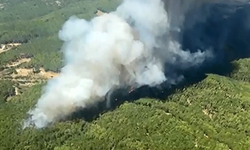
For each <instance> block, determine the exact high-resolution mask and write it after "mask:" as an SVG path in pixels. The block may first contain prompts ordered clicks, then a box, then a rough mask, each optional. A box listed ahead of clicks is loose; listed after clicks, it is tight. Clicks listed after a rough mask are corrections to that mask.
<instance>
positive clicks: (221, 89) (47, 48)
mask: <svg viewBox="0 0 250 150" xmlns="http://www.w3.org/2000/svg"><path fill="white" fill-rule="evenodd" d="M118 3H119V1H116V0H74V1H71V0H60V4H58V1H56V0H23V1H21V0H0V4H3V8H2V7H0V43H1V44H4V43H10V42H20V43H22V45H20V46H18V47H16V48H14V49H11V50H10V51H7V52H5V53H1V54H0V66H1V67H3V66H5V65H6V64H7V63H8V62H10V61H14V60H15V59H16V58H18V57H19V56H20V54H29V55H32V59H31V61H30V62H28V63H25V64H21V65H20V66H22V67H27V68H29V67H34V66H35V67H40V66H43V67H44V68H45V69H46V70H51V71H59V69H60V67H61V66H62V64H63V62H62V61H61V60H62V54H61V52H60V47H61V46H62V42H61V41H60V40H59V39H58V37H57V33H58V31H59V30H60V28H61V25H62V24H63V22H64V21H65V20H67V19H68V17H69V16H71V15H77V16H79V17H81V18H85V19H90V18H91V17H93V16H94V12H95V11H96V10H97V9H101V10H105V11H111V10H113V9H114V8H115V6H117V4H118ZM232 65H233V66H234V67H235V69H234V71H233V72H231V73H230V74H229V75H228V76H220V75H215V74H208V75H207V77H206V78H205V79H204V80H202V81H200V82H198V83H195V84H193V85H190V86H188V87H185V88H183V89H178V90H176V91H175V92H173V93H172V94H171V95H170V96H169V97H168V98H167V99H166V100H156V99H147V98H144V99H139V100H137V101H134V102H125V103H123V104H122V105H120V106H119V107H118V108H116V109H115V110H112V111H108V112H105V113H103V114H101V115H100V116H99V117H97V118H96V119H94V120H92V121H85V120H84V119H71V120H67V121H62V122H59V123H56V124H54V125H52V126H50V127H48V128H45V129H40V130H37V129H34V128H27V129H25V130H23V129H22V122H23V119H25V118H26V117H27V116H26V113H27V111H28V110H29V109H30V108H31V107H33V106H34V105H35V103H36V102H37V99H38V98H39V97H40V96H41V91H42V87H43V86H44V85H45V82H42V83H40V84H36V85H34V86H31V87H28V88H25V90H23V93H22V94H20V95H17V96H13V97H12V98H11V100H10V101H7V98H8V97H9V96H12V95H13V94H14V93H15V89H14V86H15V83H14V82H13V81H11V80H2V79H0V88H1V89H0V149H1V150H7V149H8V150H15V149H18V150H19V149H23V150H40V149H41V150H45V149H49V150H74V149H79V150H82V149H97V150H102V149H103V150H106V149H112V150H113V149H118V150H122V149H126V150H128V149H129V150H133V149H148V150H149V149H150V150H154V149H155V150H159V149H164V150H179V149H207V150H211V149H216V150H229V149H237V150H238V149H249V147H250V121H248V120H249V119H248V118H250V70H249V67H250V66H249V65H250V59H240V60H237V61H234V62H232ZM2 69H4V67H3V68H2ZM0 75H1V74H0Z"/></svg>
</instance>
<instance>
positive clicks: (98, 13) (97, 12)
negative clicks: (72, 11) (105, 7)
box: [95, 10, 105, 16]
mask: <svg viewBox="0 0 250 150" xmlns="http://www.w3.org/2000/svg"><path fill="white" fill-rule="evenodd" d="M103 14H105V13H104V12H102V11H101V10H97V11H96V13H95V15H97V16H101V15H103Z"/></svg>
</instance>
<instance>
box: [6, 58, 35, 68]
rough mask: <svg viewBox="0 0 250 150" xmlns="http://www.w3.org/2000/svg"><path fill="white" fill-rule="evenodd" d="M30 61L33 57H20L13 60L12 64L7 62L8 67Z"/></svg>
mask: <svg viewBox="0 0 250 150" xmlns="http://www.w3.org/2000/svg"><path fill="white" fill-rule="evenodd" d="M30 61H31V58H22V59H19V60H18V61H16V62H12V63H10V64H7V65H6V67H8V68H11V67H16V66H18V65H20V64H22V63H28V62H30Z"/></svg>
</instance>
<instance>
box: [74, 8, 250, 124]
mask: <svg viewBox="0 0 250 150" xmlns="http://www.w3.org/2000/svg"><path fill="white" fill-rule="evenodd" d="M197 14H199V15H200V14H205V15H206V16H207V18H206V21H205V22H204V21H201V22H197V23H194V22H192V20H193V19H192V18H195V17H197V16H196V15H197ZM186 18H189V19H186V21H185V22H184V27H183V29H184V30H183V32H182V33H181V34H182V37H183V39H182V46H183V49H187V50H189V51H191V52H196V51H197V49H199V50H201V51H205V50H207V49H209V48H211V47H212V49H213V53H214V54H215V57H214V58H213V60H207V61H205V62H204V63H203V64H202V65H200V66H199V67H193V68H188V69H185V70H182V69H179V68H178V66H172V68H173V69H174V70H175V72H176V74H177V75H182V76H183V77H184V78H183V80H182V81H181V82H179V83H178V84H170V83H169V82H164V83H162V84H161V85H159V86H157V87H149V86H143V87H140V88H138V89H135V90H133V92H130V91H129V88H124V89H118V90H116V91H114V92H112V94H111V96H110V97H109V98H108V99H104V100H102V101H101V102H100V103H98V104H96V105H95V106H93V107H90V108H87V109H83V110H79V111H77V112H75V113H74V114H73V115H72V116H70V119H73V120H74V119H84V120H86V121H93V120H94V119H96V118H98V117H99V116H100V115H101V114H103V113H105V112H107V111H112V110H114V109H116V108H117V107H119V106H120V105H121V104H123V103H124V102H134V101H135V100H138V99H140V98H154V99H157V100H161V101H166V99H167V97H168V96H169V95H171V94H173V93H174V92H175V91H176V90H177V89H183V88H185V87H188V86H190V85H192V84H195V83H198V82H200V81H202V80H203V79H205V78H206V74H207V73H213V74H218V75H222V76H228V75H230V73H231V72H232V71H233V70H234V69H235V66H234V65H233V64H232V63H231V62H232V61H234V60H237V59H239V58H247V57H249V56H250V44H249V41H250V5H243V6H229V5H226V4H224V5H222V4H213V5H204V6H201V7H200V8H199V9H197V10H193V11H190V12H188V13H187V14H186ZM190 20H191V21H190ZM190 24H193V25H192V26H191V27H190ZM107 103H108V104H109V105H107Z"/></svg>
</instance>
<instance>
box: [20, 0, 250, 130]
mask: <svg viewBox="0 0 250 150" xmlns="http://www.w3.org/2000/svg"><path fill="white" fill-rule="evenodd" d="M241 4H242V5H243V4H246V1H244V2H243V1H236V0H234V1H233V0H231V1H227V2H224V1H222V0H221V1H218V0H217V1H211V0H210V1H205V0H203V1H201V0H199V1H196V0H190V1H186V0H164V1H162V0H124V2H123V3H122V4H121V5H120V6H119V7H118V8H117V9H116V11H114V12H111V13H108V14H104V15H102V16H98V17H95V18H93V19H92V20H90V21H87V20H84V19H79V18H77V17H75V16H72V17H71V18H69V20H68V21H66V22H65V23H64V25H63V26H62V29H61V30H60V31H59V38H60V39H61V40H62V41H64V45H63V47H62V49H63V51H64V57H65V60H66V64H65V66H64V67H63V68H62V69H61V73H60V75H59V76H58V77H56V78H54V79H52V80H50V81H48V84H47V85H46V87H45V88H44V92H43V95H42V96H41V97H40V99H39V100H38V102H37V104H36V106H35V108H34V109H32V110H30V111H29V112H28V114H29V115H30V117H29V118H28V119H27V120H26V122H25V127H27V126H32V125H34V126H35V127H37V128H43V127H46V126H47V125H48V124H51V123H54V122H56V121H59V120H60V119H64V118H65V117H67V116H69V115H71V114H72V113H74V112H76V111H77V110H79V109H82V108H89V107H91V106H93V105H95V104H96V103H98V102H100V101H102V100H103V99H104V97H107V99H109V97H110V93H112V92H113V91H116V90H117V89H120V88H127V87H131V86H132V87H134V88H140V87H142V86H149V87H155V86H159V85H161V84H165V85H168V84H178V83H179V82H180V81H182V80H183V78H184V77H185V76H184V72H185V71H188V70H190V68H192V69H197V68H201V67H203V66H204V64H206V63H208V62H209V63H210V62H216V59H217V58H219V57H222V54H221V53H223V52H222V51H223V50H222V49H223V46H225V43H227V42H231V41H234V38H233V37H231V36H229V34H230V35H232V34H234V33H235V32H232V31H231V30H232V28H235V25H233V23H231V22H230V21H229V20H230V19H229V20H228V21H227V22H224V21H222V20H220V19H221V18H219V17H222V18H223V17H224V18H233V17H235V19H237V18H238V17H236V16H234V15H235V14H236V12H235V11H236V10H231V9H233V8H235V9H239V5H241ZM244 6H245V5H244ZM217 7H221V8H217ZM246 7H247V6H246ZM224 8H225V9H224ZM211 10H213V11H211ZM243 14H245V16H246V19H243V20H244V21H245V22H242V24H241V25H239V24H237V25H238V26H237V27H242V28H244V29H248V30H247V31H249V12H245V11H243V12H241V15H243ZM225 15H228V16H225ZM247 17H248V18H247ZM238 19H239V18H238ZM247 20H248V21H247ZM232 22H233V21H232ZM220 23H224V24H225V26H224V27H223V26H221V25H220ZM216 25H217V26H216ZM228 25H229V26H228ZM209 29H210V30H211V31H210V30H209ZM216 34H218V35H216ZM235 34H236V33H235ZM214 36H217V37H214ZM235 36H236V35H235ZM245 36H246V37H244V38H248V39H249V34H248V35H245ZM232 43H234V42H232ZM235 45H238V44H235ZM242 47H244V48H246V47H247V46H245V45H242ZM248 48H249V47H248ZM246 50H247V48H246ZM210 64H211V63H210ZM193 74H195V73H193Z"/></svg>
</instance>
